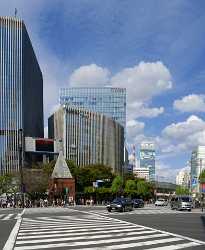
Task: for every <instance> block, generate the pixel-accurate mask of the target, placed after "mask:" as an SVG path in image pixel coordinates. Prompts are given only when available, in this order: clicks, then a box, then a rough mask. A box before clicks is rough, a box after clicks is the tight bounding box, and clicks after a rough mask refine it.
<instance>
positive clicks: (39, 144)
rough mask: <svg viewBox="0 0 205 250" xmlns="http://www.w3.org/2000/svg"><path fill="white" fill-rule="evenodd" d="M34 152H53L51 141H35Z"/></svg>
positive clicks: (52, 142)
mask: <svg viewBox="0 0 205 250" xmlns="http://www.w3.org/2000/svg"><path fill="white" fill-rule="evenodd" d="M36 151H40V152H54V141H53V140H52V139H36Z"/></svg>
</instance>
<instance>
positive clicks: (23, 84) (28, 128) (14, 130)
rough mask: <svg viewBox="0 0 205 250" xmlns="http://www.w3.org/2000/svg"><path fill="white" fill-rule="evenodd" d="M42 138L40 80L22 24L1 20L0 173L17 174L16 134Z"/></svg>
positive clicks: (29, 42) (40, 75)
mask: <svg viewBox="0 0 205 250" xmlns="http://www.w3.org/2000/svg"><path fill="white" fill-rule="evenodd" d="M20 130H22V131H23V135H24V136H33V137H43V135H44V132H43V78H42V73H41V70H40V67H39V65H38V62H37V59H36V56H35V53H34V50H33V47H32V44H31V41H30V39H29V36H28V33H27V31H26V27H25V25H24V23H23V21H21V20H19V19H16V18H9V17H0V174H2V173H8V172H13V171H18V170H19V166H20V162H19V131H20Z"/></svg>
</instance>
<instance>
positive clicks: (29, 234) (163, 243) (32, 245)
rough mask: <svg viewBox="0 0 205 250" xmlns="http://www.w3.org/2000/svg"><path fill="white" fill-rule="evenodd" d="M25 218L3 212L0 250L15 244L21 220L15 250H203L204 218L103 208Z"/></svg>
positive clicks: (37, 212)
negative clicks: (9, 243) (8, 244)
mask: <svg viewBox="0 0 205 250" xmlns="http://www.w3.org/2000/svg"><path fill="white" fill-rule="evenodd" d="M12 212H13V213H14V214H15V215H14V216H15V217H14V216H11V214H12ZM21 212H22V210H18V211H17V210H14V211H11V210H8V211H7V210H3V211H2V210H0V249H3V246H4V244H5V242H6V241H7V239H9V240H8V241H11V240H12V239H11V236H10V237H9V235H10V232H11V231H12V228H13V227H14V225H15V223H16V221H17V220H21V221H20V222H21V224H19V225H20V227H19V228H18V229H17V230H16V236H17V238H16V239H15V246H14V249H16V250H23V249H24V250H26V249H28V250H32V249H81V250H83V249H86V250H97V249H108V250H109V249H117V250H118V249H164V250H172V249H196V250H199V249H200V250H202V249H203V250H204V249H205V213H204V214H202V213H189V212H175V211H174V212H173V211H171V210H170V209H168V208H157V209H156V208H154V207H153V208H152V207H147V208H144V209H135V210H134V211H132V212H125V213H117V212H113V213H108V212H107V211H106V209H105V208H104V207H72V208H42V209H39V208H35V209H26V210H25V213H24V214H23V215H22V218H21V219H20V218H19V217H17V216H16V214H17V215H18V214H19V213H21ZM2 214H3V216H2ZM5 218H7V219H5ZM158 230H160V231H158ZM173 234H174V235H173ZM186 237H188V238H186ZM203 242H204V244H202V243H203ZM109 246H112V247H109ZM188 246H189V247H188ZM97 247H98V248H97ZM105 247H107V248H105ZM6 250H7V249H6ZM8 250H9V249H8Z"/></svg>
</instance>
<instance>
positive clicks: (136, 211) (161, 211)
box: [89, 208, 187, 216]
mask: <svg viewBox="0 0 205 250" xmlns="http://www.w3.org/2000/svg"><path fill="white" fill-rule="evenodd" d="M89 211H90V212H91V213H95V214H98V215H103V216H109V215H113V214H114V215H119V216H121V215H127V214H179V213H183V211H176V210H171V209H169V208H158V209H144V208H142V209H134V210H133V211H129V212H125V213H120V212H115V211H113V212H108V211H107V210H106V209H104V210H97V209H95V210H94V209H93V210H89ZM184 213H187V212H186V211H184Z"/></svg>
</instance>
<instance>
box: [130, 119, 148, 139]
mask: <svg viewBox="0 0 205 250" xmlns="http://www.w3.org/2000/svg"><path fill="white" fill-rule="evenodd" d="M144 126H145V124H144V123H143V122H139V121H136V120H130V121H128V122H127V140H128V141H129V142H131V143H132V142H134V140H135V138H136V136H139V135H142V134H143V132H144Z"/></svg>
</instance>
